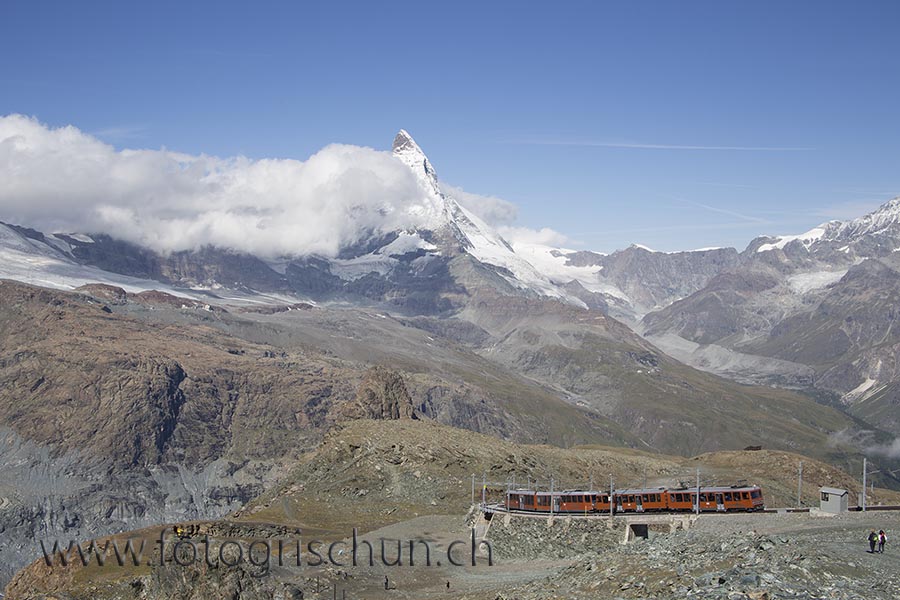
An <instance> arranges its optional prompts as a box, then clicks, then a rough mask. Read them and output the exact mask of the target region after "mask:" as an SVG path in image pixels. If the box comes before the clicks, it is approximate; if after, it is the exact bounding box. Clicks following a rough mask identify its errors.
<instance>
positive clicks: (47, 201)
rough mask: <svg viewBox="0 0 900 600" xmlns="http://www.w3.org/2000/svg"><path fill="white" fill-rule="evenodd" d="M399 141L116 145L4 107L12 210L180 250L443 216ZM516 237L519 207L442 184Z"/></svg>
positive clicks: (337, 234)
mask: <svg viewBox="0 0 900 600" xmlns="http://www.w3.org/2000/svg"><path fill="white" fill-rule="evenodd" d="M420 186H421V184H420V182H419V181H418V179H417V178H416V177H415V176H414V174H413V173H412V172H411V171H410V170H409V169H408V168H407V167H406V165H404V164H403V163H402V162H400V161H398V160H396V159H395V158H394V157H393V156H392V155H391V153H390V152H384V151H378V150H374V149H371V148H363V147H359V146H351V145H338V144H334V145H330V146H327V147H325V148H323V149H322V150H320V151H319V152H317V153H316V154H314V155H313V156H311V157H310V158H308V159H307V160H305V161H299V160H289V159H261V160H252V159H248V158H245V157H231V158H220V157H216V156H209V155H205V154H201V155H189V154H183V153H178V152H172V151H169V150H166V149H161V150H128V149H125V150H116V149H115V148H114V147H113V146H111V145H109V144H107V143H105V142H103V141H102V140H100V139H98V138H97V137H95V136H94V135H91V134H88V133H85V132H82V131H80V130H79V129H77V128H75V127H72V126H68V127H60V128H51V127H48V126H46V125H44V124H42V123H40V122H39V121H37V120H36V119H34V118H30V117H26V116H22V115H9V116H6V117H0V220H3V221H6V222H8V223H13V224H17V225H24V226H27V227H33V228H35V229H38V230H40V231H44V232H48V233H49V232H80V233H105V234H108V235H110V236H112V237H115V238H118V239H123V240H126V241H130V242H134V243H136V244H140V245H142V246H145V247H148V248H151V249H153V250H156V251H157V252H162V253H168V252H173V251H181V250H193V249H197V248H200V247H202V246H205V245H213V246H219V247H224V248H231V249H233V250H237V251H241V252H248V253H251V254H255V255H257V256H261V257H277V256H299V255H306V254H318V255H322V256H335V255H337V254H338V252H339V251H340V249H341V248H343V247H345V246H347V245H350V244H353V243H354V242H357V241H359V240H360V239H363V238H365V237H367V236H369V235H372V234H373V233H383V232H388V231H394V230H398V229H409V228H414V227H417V226H422V225H427V224H428V223H434V221H435V219H437V218H439V217H440V215H441V212H442V208H443V207H442V203H441V201H440V199H439V198H436V197H434V195H433V194H430V193H429V191H428V190H425V189H423V188H422V187H420ZM442 188H443V190H444V192H445V193H446V194H448V195H450V196H452V197H454V198H455V199H456V200H457V201H458V202H459V203H460V204H462V205H463V206H465V207H466V208H467V209H469V210H470V211H472V212H473V213H475V214H476V215H478V216H479V217H481V218H482V219H483V220H484V221H486V222H488V223H489V224H491V225H494V226H504V227H503V229H504V231H505V232H507V233H508V234H509V235H511V236H513V237H519V236H521V237H528V238H535V239H538V238H539V239H544V240H548V241H549V240H555V239H561V238H557V237H555V236H554V235H553V234H554V233H555V232H553V233H550V230H542V231H541V232H531V231H530V230H527V229H524V228H510V227H507V226H508V225H509V224H511V223H513V222H514V221H515V219H516V216H517V213H518V209H517V207H516V206H515V205H514V204H512V203H511V202H508V201H506V200H503V199H501V198H497V197H494V196H483V195H479V194H473V193H470V192H466V191H465V190H463V189H461V188H457V187H454V186H451V185H447V184H442Z"/></svg>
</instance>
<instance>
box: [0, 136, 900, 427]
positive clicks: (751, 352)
mask: <svg viewBox="0 0 900 600" xmlns="http://www.w3.org/2000/svg"><path fill="white" fill-rule="evenodd" d="M393 153H394V156H395V157H396V158H397V159H399V160H400V161H402V162H403V163H404V164H406V165H407V166H408V167H409V168H410V169H411V170H412V171H413V173H414V174H415V176H416V179H417V180H418V183H419V187H420V192H421V194H422V195H423V198H424V201H423V202H422V207H424V208H422V211H423V213H425V214H422V215H419V217H420V218H419V219H418V221H419V222H420V223H421V225H420V226H418V227H416V228H414V229H408V230H399V231H391V232H389V233H383V232H378V233H375V232H373V233H372V235H370V236H369V237H366V238H364V239H362V240H359V241H357V242H356V243H354V244H352V245H351V246H349V247H345V248H343V249H342V250H341V252H340V253H339V254H338V256H337V257H333V258H331V257H324V256H316V255H308V256H293V257H282V258H280V259H277V260H272V259H263V258H259V257H256V256H252V255H249V254H245V253H238V252H234V251H231V250H228V249H226V248H217V247H204V248H202V249H200V250H196V251H182V252H174V253H171V254H167V255H163V254H159V253H157V252H153V251H151V250H149V249H146V248H142V247H139V246H136V245H134V244H131V243H128V242H124V241H121V240H118V239H116V238H115V237H114V236H111V235H109V234H97V233H90V232H87V233H70V234H59V233H56V234H45V233H41V232H37V231H33V230H29V229H25V228H21V227H16V226H14V225H2V224H0V276H2V277H7V278H11V279H16V280H20V281H26V282H31V283H35V284H37V285H46V286H50V287H57V288H62V289H71V288H74V287H77V286H78V285H82V284H84V283H90V282H106V283H111V284H113V285H117V286H121V287H123V288H125V289H128V290H132V291H138V290H140V289H160V288H161V289H164V290H166V291H169V292H172V293H174V294H176V295H183V296H188V297H192V298H195V299H198V298H200V299H202V298H204V297H206V298H209V297H211V296H212V297H214V296H223V295H224V296H227V297H230V298H232V299H236V298H244V299H246V300H248V301H250V300H251V299H252V298H254V297H258V296H260V295H262V296H263V297H265V298H269V299H276V300H277V299H279V298H282V299H284V298H292V297H300V298H302V299H309V300H313V301H318V302H350V303H352V304H356V305H363V306H373V307H382V308H385V309H387V310H392V311H397V312H398V313H400V314H406V315H409V316H428V317H447V316H452V315H456V314H458V313H459V312H460V311H462V310H464V309H465V308H466V307H467V306H469V305H470V304H471V302H472V299H473V298H477V297H480V296H484V295H488V296H491V297H495V296H499V297H517V298H523V299H527V298H531V299H537V298H545V299H546V298H550V299H556V300H559V301H561V302H563V303H565V304H569V305H572V306H575V307H581V308H590V309H593V310H600V311H602V312H603V313H604V314H607V315H610V316H612V317H614V318H616V319H618V320H620V321H622V322H624V323H626V324H628V325H629V326H630V327H632V328H633V329H634V330H635V331H637V332H638V333H640V334H642V335H645V336H646V337H647V339H649V340H651V341H652V342H653V343H654V344H655V345H656V346H658V347H660V348H662V349H663V350H665V351H666V352H668V353H670V354H671V355H673V356H675V357H676V358H678V359H679V360H682V361H684V362H686V363H688V364H691V365H693V366H695V367H698V368H700V369H704V370H708V371H712V372H714V373H717V374H720V375H723V376H726V377H730V378H732V379H735V380H737V381H742V382H753V383H762V384H775V385H780V386H786V387H792V388H800V389H815V390H819V391H820V392H823V393H824V394H825V396H826V397H828V398H830V399H832V400H834V401H840V402H842V403H844V404H846V405H852V406H854V407H855V408H853V410H854V412H855V413H858V414H859V415H866V416H868V417H869V418H873V419H877V420H878V421H879V423H882V424H883V426H884V427H886V428H888V429H890V430H893V431H895V432H898V433H900V416H898V415H897V414H896V413H898V411H897V410H896V407H897V403H898V402H900V397H898V391H897V388H896V387H895V383H894V382H895V381H896V380H897V379H898V378H900V366H898V362H897V353H896V347H895V345H894V344H895V342H896V337H895V336H896V334H895V333H894V329H893V324H894V321H895V318H896V315H895V311H894V309H893V306H895V303H893V300H894V298H895V295H896V293H897V279H898V277H900V275H898V265H900V253H898V250H900V198H898V199H895V200H892V201H890V202H888V203H886V204H885V205H883V206H882V207H880V208H879V209H878V210H876V211H874V212H872V213H871V214H868V215H865V216H862V217H860V218H858V219H853V220H850V221H830V222H828V223H824V224H822V225H820V226H818V227H816V228H814V229H812V230H810V231H808V232H806V233H803V234H800V235H793V236H780V237H768V236H762V237H758V238H756V239H755V240H753V241H752V242H751V243H750V244H749V246H748V247H747V248H746V249H745V250H744V251H743V252H738V251H737V250H735V249H733V248H713V249H704V250H696V251H689V252H672V253H663V252H654V251H652V250H649V249H647V248H644V247H642V246H638V245H633V246H631V247H629V248H626V249H625V250H620V251H617V252H614V253H612V254H608V255H607V254H600V253H595V252H590V251H584V250H569V249H564V248H555V247H551V246H546V245H540V244H533V243H518V244H515V245H512V244H510V243H508V242H507V241H506V240H505V239H504V238H503V237H502V236H501V235H500V234H499V233H498V232H497V230H495V229H494V228H493V227H491V226H489V225H488V224H487V223H485V222H484V221H483V220H481V219H480V218H478V217H477V216H476V215H475V214H473V213H472V212H471V211H469V210H467V209H466V208H464V207H463V206H462V205H461V204H460V203H459V202H457V201H456V200H455V199H454V198H453V197H452V194H450V193H447V192H446V191H445V190H444V188H443V187H442V185H441V183H440V181H439V180H438V177H437V173H436V171H435V168H434V166H433V164H432V163H431V161H430V160H429V159H428V157H427V156H426V155H425V153H424V152H423V151H422V149H421V148H420V147H419V146H418V145H417V144H416V142H415V141H414V140H413V138H412V137H411V136H410V135H409V134H408V133H407V132H406V131H403V130H401V131H400V132H399V133H398V134H397V136H396V138H395V139H394V143H393ZM0 217H2V215H0ZM891 407H893V409H892V408H891Z"/></svg>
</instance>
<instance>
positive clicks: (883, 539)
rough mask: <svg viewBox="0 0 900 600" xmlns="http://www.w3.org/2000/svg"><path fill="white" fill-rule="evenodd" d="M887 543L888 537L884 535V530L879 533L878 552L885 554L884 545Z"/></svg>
mask: <svg viewBox="0 0 900 600" xmlns="http://www.w3.org/2000/svg"><path fill="white" fill-rule="evenodd" d="M886 541H887V536H886V535H885V534H884V529H882V530H881V531H879V532H878V552H879V553H882V554H883V553H884V543H885V542H886Z"/></svg>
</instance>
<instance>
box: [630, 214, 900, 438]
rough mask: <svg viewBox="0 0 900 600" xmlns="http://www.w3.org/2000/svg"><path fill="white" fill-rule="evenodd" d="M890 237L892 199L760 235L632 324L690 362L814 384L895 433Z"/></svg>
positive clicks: (898, 244) (764, 379) (750, 376)
mask: <svg viewBox="0 0 900 600" xmlns="http://www.w3.org/2000/svg"><path fill="white" fill-rule="evenodd" d="M898 248H900V199H895V200H892V201H890V202H888V203H886V204H885V205H883V206H882V207H880V208H879V209H878V210H876V211H874V212H873V213H871V214H869V215H865V216H864V217H861V218H859V219H854V220H851V221H845V222H830V223H826V224H823V225H822V226H820V227H818V228H816V229H814V230H812V231H810V232H807V233H806V234H801V235H799V236H783V237H780V238H760V239H758V240H755V241H754V242H753V243H751V244H750V246H749V247H748V249H747V250H746V251H745V252H744V253H743V255H742V264H741V265H740V266H739V267H738V268H735V269H731V270H729V271H725V272H723V273H721V274H720V275H718V276H716V277H714V278H713V279H712V280H710V282H709V283H708V284H707V285H706V286H705V287H704V288H703V289H702V290H700V291H698V292H695V293H694V294H692V295H690V296H688V297H686V298H684V299H682V300H679V301H676V302H674V303H673V304H671V305H670V306H668V307H666V308H664V309H662V310H659V311H657V312H654V313H651V314H649V315H647V316H646V317H645V318H644V320H643V323H642V325H643V332H644V333H645V335H647V336H648V338H649V339H651V340H653V341H654V342H655V343H657V344H659V345H660V346H661V347H663V348H664V349H666V350H668V351H670V352H672V354H673V355H674V356H676V357H678V358H679V359H681V360H684V361H686V362H689V363H691V364H694V365H696V366H699V367H701V368H706V369H709V370H713V371H718V372H721V373H723V374H726V375H728V376H731V377H734V378H738V379H741V380H744V381H754V382H758V383H776V384H779V385H788V386H792V387H808V388H814V389H816V390H818V391H820V392H821V393H822V394H823V395H824V396H826V397H831V398H833V399H835V400H839V401H840V402H842V403H843V404H844V405H846V406H847V407H848V409H849V410H850V411H852V412H853V413H854V414H857V415H859V416H863V417H865V418H867V419H869V420H870V422H872V423H874V424H876V425H878V426H879V427H882V428H885V429H889V430H891V431H893V432H894V433H900V429H898V425H897V411H896V406H897V403H898V396H897V380H898V372H897V369H896V356H897V340H896V339H895V335H894V333H893V332H894V330H893V326H894V324H895V321H896V316H897V315H896V314H895V312H896V311H895V310H894V306H895V305H896V299H897V296H898V294H900V275H898V272H900V269H898V267H900V262H898V258H897V252H896V250H897V249H898Z"/></svg>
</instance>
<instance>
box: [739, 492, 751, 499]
mask: <svg viewBox="0 0 900 600" xmlns="http://www.w3.org/2000/svg"><path fill="white" fill-rule="evenodd" d="M741 495H742V496H743V498H744V500H749V499H750V494H749V492H741Z"/></svg>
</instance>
